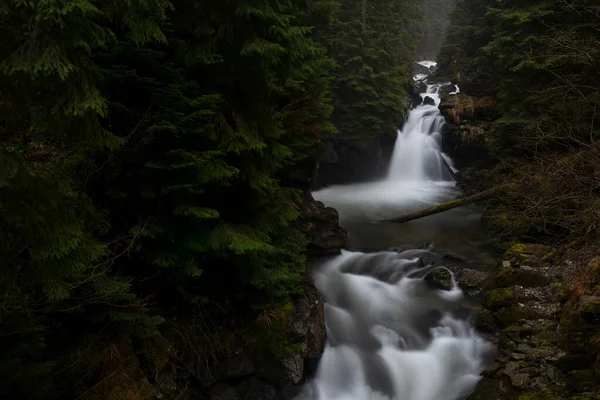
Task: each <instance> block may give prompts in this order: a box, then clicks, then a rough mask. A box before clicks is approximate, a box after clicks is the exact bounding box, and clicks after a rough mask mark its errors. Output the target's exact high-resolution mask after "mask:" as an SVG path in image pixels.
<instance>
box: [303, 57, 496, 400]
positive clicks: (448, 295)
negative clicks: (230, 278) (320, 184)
mask: <svg viewBox="0 0 600 400" xmlns="http://www.w3.org/2000/svg"><path fill="white" fill-rule="evenodd" d="M422 63H424V64H423V65H425V66H432V65H435V64H434V63H433V62H422ZM442 86H444V84H436V85H427V90H426V93H424V94H422V96H423V98H424V97H425V96H429V97H431V98H432V99H433V100H434V103H435V105H422V106H419V107H417V108H414V109H413V110H411V111H410V113H409V115H408V118H407V120H406V123H405V124H404V127H403V128H402V130H401V131H400V132H398V139H397V142H396V145H395V148H394V153H393V157H392V162H391V165H390V170H389V173H388V176H387V178H386V179H384V180H382V181H379V182H370V183H361V184H353V185H343V186H332V187H328V188H325V189H322V190H319V191H317V192H314V193H313V196H314V197H315V199H317V200H320V201H323V202H324V203H325V204H326V205H328V206H332V207H335V208H336V209H338V211H339V212H340V223H341V224H342V225H343V226H344V227H346V228H348V230H349V235H350V236H351V237H353V238H354V239H355V243H354V247H355V248H361V249H364V248H365V247H367V248H375V249H376V250H377V252H375V253H363V252H359V251H352V252H351V251H344V252H343V253H342V255H340V256H338V257H336V258H334V259H333V260H330V261H328V262H326V263H324V264H323V265H321V266H320V267H319V268H317V269H316V270H315V271H314V272H313V277H314V279H315V283H316V284H317V287H318V289H319V291H320V293H321V294H322V296H323V298H324V303H325V320H326V328H327V344H326V348H325V351H324V354H323V357H322V359H321V361H320V363H319V367H318V370H317V373H316V376H315V378H314V379H313V380H312V381H311V382H308V383H307V384H306V385H305V386H304V388H303V390H302V393H301V394H300V396H299V397H298V398H297V399H296V400H458V399H463V398H465V397H466V396H467V395H469V394H470V393H471V392H472V391H473V390H474V388H475V386H476V384H477V382H478V381H479V379H480V377H479V374H480V372H481V371H482V370H483V369H484V368H485V365H486V363H487V362H488V361H489V358H490V357H489V356H490V355H491V353H492V352H493V350H494V347H493V345H491V344H490V343H489V342H487V341H486V340H484V339H483V338H482V337H481V336H480V335H479V334H478V333H477V332H476V331H475V329H474V328H473V325H472V321H471V320H470V314H469V312H468V311H467V312H465V310H468V308H466V307H464V302H465V301H466V298H465V296H464V294H463V292H462V291H461V290H460V289H459V288H458V287H457V284H456V281H455V279H454V277H453V276H452V281H451V288H450V289H449V290H438V289H435V288H433V287H431V286H430V285H429V284H428V283H427V282H426V281H425V280H424V278H425V277H426V276H427V275H428V274H430V273H432V272H434V271H435V270H436V269H439V268H444V266H443V265H442V264H441V262H440V260H441V257H440V256H438V255H436V254H435V253H432V251H431V249H428V250H419V249H414V250H405V251H400V252H390V251H381V250H382V249H386V246H388V247H387V248H389V247H390V246H389V245H390V244H393V245H394V246H396V245H402V246H404V245H407V244H409V246H410V245H415V244H416V242H418V241H419V240H423V241H429V240H431V239H432V232H433V234H434V236H433V237H435V239H434V240H436V241H439V242H442V243H445V244H446V246H449V247H452V246H456V247H458V244H457V242H456V241H457V240H460V239H461V238H463V241H466V240H467V235H468V232H469V230H471V231H476V230H477V228H473V225H468V221H475V222H474V224H476V227H479V228H480V224H479V215H478V214H472V212H471V211H468V210H466V211H465V209H463V210H453V211H450V212H448V213H444V214H443V215H440V216H435V217H434V218H432V217H428V218H425V219H423V220H419V221H414V222H411V223H408V224H389V223H387V224H386V223H381V222H379V221H381V220H384V219H386V218H391V217H394V216H399V215H402V214H403V213H406V212H409V211H412V210H415V209H420V208H423V207H425V206H429V205H433V204H439V203H441V202H444V201H448V200H451V199H452V198H454V197H456V196H457V195H458V194H459V193H460V192H459V190H458V189H457V188H456V187H455V186H456V185H455V182H454V181H453V180H452V178H451V175H450V173H449V171H448V168H447V167H446V165H449V166H450V168H452V167H451V160H450V158H449V157H447V156H446V155H444V154H443V153H442V152H441V148H440V143H441V130H442V126H443V124H444V118H443V116H442V115H441V113H440V111H439V109H438V108H437V106H438V105H439V103H440V96H439V93H438V92H439V90H440V88H441V87H442ZM457 90H458V89H457ZM444 161H446V165H445V164H444ZM461 213H463V214H461ZM465 213H466V214H465ZM469 213H471V214H469ZM473 216H474V217H475V218H472V217H473ZM457 238H458V239H457ZM421 243H423V242H421ZM365 244H366V245H365ZM461 246H462V245H461ZM457 310H460V312H457Z"/></svg>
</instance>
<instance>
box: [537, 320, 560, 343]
mask: <svg viewBox="0 0 600 400" xmlns="http://www.w3.org/2000/svg"><path fill="white" fill-rule="evenodd" d="M533 340H534V342H535V343H536V344H537V346H538V347H541V346H542V345H544V344H551V345H556V344H558V343H559V341H560V335H559V334H558V333H557V328H556V326H555V325H553V326H552V327H546V328H544V329H541V330H540V331H538V332H537V333H536V334H535V335H534V337H533Z"/></svg>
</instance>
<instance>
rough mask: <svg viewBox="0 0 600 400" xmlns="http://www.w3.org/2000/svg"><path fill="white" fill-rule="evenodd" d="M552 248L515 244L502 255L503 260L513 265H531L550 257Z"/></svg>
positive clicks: (539, 245)
mask: <svg viewBox="0 0 600 400" xmlns="http://www.w3.org/2000/svg"><path fill="white" fill-rule="evenodd" d="M553 251H554V248H552V247H550V246H544V245H541V244H523V243H519V244H515V245H514V246H512V247H511V248H510V249H508V250H507V251H506V253H504V258H505V259H507V260H509V261H510V262H511V263H512V264H513V265H525V264H527V265H533V264H536V263H538V262H540V261H542V260H543V259H544V257H547V256H550V255H551V253H552V252H553Z"/></svg>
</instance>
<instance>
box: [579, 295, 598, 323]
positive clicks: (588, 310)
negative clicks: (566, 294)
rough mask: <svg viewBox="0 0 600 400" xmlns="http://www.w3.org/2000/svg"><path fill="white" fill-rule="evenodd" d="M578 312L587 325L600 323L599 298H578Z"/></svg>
mask: <svg viewBox="0 0 600 400" xmlns="http://www.w3.org/2000/svg"><path fill="white" fill-rule="evenodd" d="M579 311H580V313H581V317H582V318H583V320H584V321H585V322H587V323H588V324H593V325H596V324H598V323H600V296H581V297H579Z"/></svg>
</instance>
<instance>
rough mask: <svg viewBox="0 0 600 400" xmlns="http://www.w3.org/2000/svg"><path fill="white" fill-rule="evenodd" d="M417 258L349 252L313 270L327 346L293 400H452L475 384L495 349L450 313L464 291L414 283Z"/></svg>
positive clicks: (416, 281)
mask: <svg viewBox="0 0 600 400" xmlns="http://www.w3.org/2000/svg"><path fill="white" fill-rule="evenodd" d="M422 268H423V267H422V264H420V263H419V261H418V257H415V253H413V252H407V253H406V254H402V253H401V254H397V253H392V252H384V253H375V254H365V253H358V252H347V251H344V252H343V254H342V255H341V256H339V257H337V258H335V259H333V260H331V261H329V262H327V263H325V264H324V265H323V266H322V267H321V268H319V269H318V270H317V271H315V273H314V275H313V276H314V278H315V282H316V284H317V287H318V288H319V290H320V292H321V293H323V294H324V297H325V304H326V326H327V334H328V344H327V347H326V350H325V352H324V354H323V358H322V360H321V362H320V365H319V368H318V371H317V375H316V378H315V380H314V381H312V382H310V383H309V384H307V385H306V386H305V388H304V390H303V392H302V394H301V395H300V397H299V400H308V399H311V400H315V399H318V400H330V399H339V400H366V399H373V400H375V399H377V400H383V399H388V400H391V399H396V400H455V399H458V398H461V397H463V396H465V395H468V394H469V393H470V392H472V390H473V389H474V388H475V385H476V384H477V382H478V381H479V379H480V377H479V373H480V372H481V370H482V369H483V368H484V367H485V364H486V361H487V358H488V357H489V356H490V354H491V353H492V352H493V346H492V345H491V344H489V343H488V342H486V341H485V340H483V339H482V338H481V337H480V336H479V335H478V334H477V333H476V332H475V330H474V329H473V328H472V326H471V325H470V323H469V322H468V321H467V320H464V319H459V318H457V317H455V316H453V315H452V314H451V310H452V309H454V308H456V307H457V305H458V304H460V301H461V299H462V298H463V296H462V292H461V291H460V289H458V287H457V286H456V284H455V285H454V287H453V288H452V289H451V290H450V291H444V290H433V289H431V288H429V287H428V286H427V284H426V283H425V282H424V281H423V277H419V278H416V277H414V276H415V274H414V272H415V271H417V272H418V271H419V270H420V269H422Z"/></svg>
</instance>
